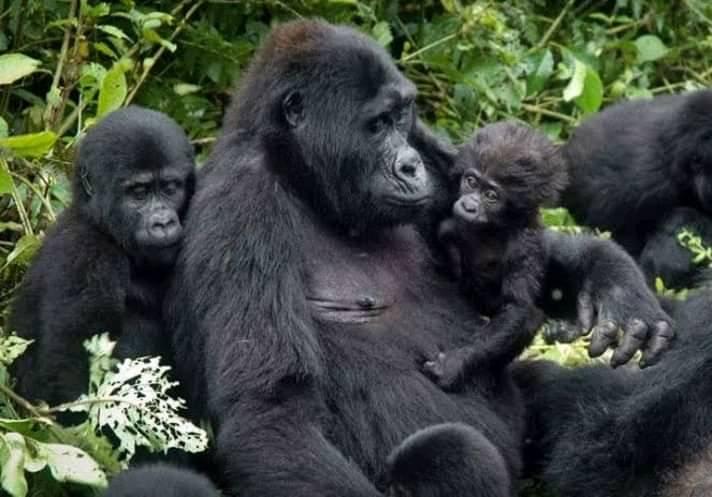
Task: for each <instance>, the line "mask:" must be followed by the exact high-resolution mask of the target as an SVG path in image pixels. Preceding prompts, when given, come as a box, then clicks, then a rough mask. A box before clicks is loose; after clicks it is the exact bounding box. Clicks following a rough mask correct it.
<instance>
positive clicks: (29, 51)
mask: <svg viewBox="0 0 712 497" xmlns="http://www.w3.org/2000/svg"><path fill="white" fill-rule="evenodd" d="M311 16H319V17H323V18H325V19H328V20H330V21H334V22H343V23H349V24H353V25H355V26H357V27H358V28H359V29H361V30H363V31H365V32H367V33H370V34H371V35H372V36H374V37H375V38H376V39H377V40H378V41H379V42H380V43H381V44H383V45H384V46H386V47H387V48H388V50H389V51H390V52H391V53H392V55H393V57H394V59H395V60H396V61H397V62H398V64H399V66H400V67H401V68H402V70H403V71H404V72H405V73H406V74H407V75H408V77H410V78H411V79H412V80H413V81H414V82H416V83H417V85H418V88H419V91H420V97H419V106H420V109H421V113H422V115H423V116H424V117H425V118H426V119H427V120H428V121H430V122H431V123H432V124H433V125H435V126H436V127H438V128H439V129H441V130H443V131H444V132H446V133H448V134H449V135H450V136H451V137H452V138H454V139H455V140H457V139H460V138H462V137H464V136H467V135H468V134H469V133H471V132H472V131H473V130H474V129H476V128H477V127H478V126H480V125H482V124H483V123H486V122H489V121H494V120H498V119H504V118H518V119H522V120H524V121H526V122H528V123H531V124H534V125H537V126H539V127H541V128H542V129H544V130H545V131H546V132H547V133H548V134H550V135H551V136H552V137H554V138H559V139H565V137H566V136H567V135H568V133H569V131H570V129H571V127H572V126H574V125H576V123H577V122H579V121H580V119H581V118H582V117H584V116H585V115H586V114H587V113H590V112H595V111H596V110H598V109H599V108H601V107H602V106H604V105H606V104H608V103H611V102H613V101H616V100H620V99H625V98H637V97H650V96H652V95H656V94H661V93H669V92H676V91H683V90H687V89H692V88H697V87H701V86H709V85H710V83H711V82H712V2H708V1H705V0H673V1H667V0H651V1H645V0H616V1H593V0H589V1H574V0H567V1H544V0H511V1H493V0H477V1H470V2H465V1H458V0H426V1H423V2H416V1H408V0H401V1H397V0H268V1H265V2H259V1H254V0H183V1H181V2H175V1H166V0H141V1H130V0H121V1H114V2H96V1H92V0H0V312H2V311H3V310H4V309H6V307H7V304H8V302H9V299H10V298H11V296H12V292H13V290H14V288H15V287H16V285H17V283H18V281H19V279H20V277H21V275H22V273H23V271H24V269H25V268H26V265H27V263H28V261H29V259H30V257H31V255H32V253H33V252H34V250H35V249H36V248H37V246H38V243H39V241H40V239H41V236H42V234H43V232H44V231H45V229H46V228H47V227H48V226H49V225H50V224H51V223H52V222H53V221H54V219H55V218H56V215H57V213H58V212H60V211H61V209H62V208H63V207H64V206H65V205H66V203H67V202H68V199H69V189H68V182H67V175H68V174H70V173H71V167H72V165H71V158H72V154H73V149H74V145H75V144H76V142H77V139H78V138H79V137H80V136H81V135H82V133H83V132H84V130H85V129H86V128H87V126H89V125H91V124H92V123H93V122H95V121H96V119H97V118H99V117H101V115H103V114H104V113H106V112H108V111H110V110H113V109H115V108H117V107H119V106H122V105H127V104H129V103H139V104H142V105H146V106H149V107H152V108H155V109H159V110H161V111H164V112H166V113H168V114H169V115H171V116H173V117H174V118H175V119H177V120H178V121H179V122H180V123H181V124H182V125H183V126H184V127H185V129H186V130H187V131H188V133H189V134H190V137H191V138H192V139H193V141H194V143H195V145H196V147H197V148H198V151H199V152H200V157H204V155H205V154H206V153H207V151H208V150H209V148H210V145H211V143H212V142H213V140H214V138H215V135H216V134H217V132H218V130H219V127H220V119H221V116H222V113H223V110H224V107H225V104H226V102H227V101H228V99H229V94H230V89H231V88H232V86H233V83H234V82H236V81H239V79H240V75H241V74H242V72H243V71H244V70H245V68H246V66H247V64H248V62H249V60H250V57H251V55H252V54H253V52H254V50H255V48H256V46H257V45H258V44H259V42H260V40H261V38H262V37H263V35H264V34H265V33H266V32H267V31H268V30H269V27H270V25H271V24H273V23H276V22H279V21H283V20H288V19H293V18H296V17H311ZM8 137H9V138H8ZM1 324H2V321H0V325H1Z"/></svg>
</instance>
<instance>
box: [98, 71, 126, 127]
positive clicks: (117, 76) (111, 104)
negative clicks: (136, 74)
mask: <svg viewBox="0 0 712 497" xmlns="http://www.w3.org/2000/svg"><path fill="white" fill-rule="evenodd" d="M127 93H128V89H127V87H126V76H125V75H124V70H123V67H122V66H121V65H120V64H119V63H116V64H114V66H113V67H112V68H111V69H110V70H109V72H107V73H106V76H104V81H102V83H101V90H100V91H99V104H98V107H97V111H96V117H97V118H99V117H102V116H104V115H105V114H108V113H109V112H111V111H113V110H116V109H118V108H119V107H121V104H123V103H124V100H125V99H126V94H127Z"/></svg>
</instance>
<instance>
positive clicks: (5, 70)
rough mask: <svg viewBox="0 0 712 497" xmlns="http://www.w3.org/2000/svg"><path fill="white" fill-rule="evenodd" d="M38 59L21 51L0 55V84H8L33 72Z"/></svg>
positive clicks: (38, 62) (37, 65)
mask: <svg viewBox="0 0 712 497" xmlns="http://www.w3.org/2000/svg"><path fill="white" fill-rule="evenodd" d="M39 65H40V61H39V60H36V59H33V58H32V57H28V56H27V55H24V54H21V53H9V54H4V55H0V85H9V84H10V83H13V82H15V81H17V80H18V79H20V78H24V77H25V76H28V75H30V74H32V73H33V72H35V71H36V70H37V68H38V67H39Z"/></svg>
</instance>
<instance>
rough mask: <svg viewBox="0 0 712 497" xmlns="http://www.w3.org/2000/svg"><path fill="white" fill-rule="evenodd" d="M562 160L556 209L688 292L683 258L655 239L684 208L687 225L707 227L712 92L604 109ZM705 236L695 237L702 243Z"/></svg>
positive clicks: (678, 249) (711, 200)
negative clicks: (607, 234)
mask: <svg viewBox="0 0 712 497" xmlns="http://www.w3.org/2000/svg"><path fill="white" fill-rule="evenodd" d="M563 153H564V155H565V157H566V158H567V161H568V162H569V168H570V179H571V181H570V184H569V187H568V188H567V190H566V191H565V193H564V195H563V203H564V205H565V206H566V207H567V208H569V209H570V210H571V212H572V213H573V215H574V217H575V218H576V220H577V221H579V222H580V223H583V224H586V225H589V226H595V227H598V228H602V229H605V230H609V231H611V232H612V235H613V238H614V239H615V240H616V241H617V242H619V243H620V244H621V245H623V247H625V248H626V250H628V251H629V252H630V253H631V254H633V255H634V256H636V257H637V256H638V255H640V254H641V252H642V251H644V250H645V252H646V253H645V260H646V266H645V268H646V270H651V271H654V270H656V269H660V268H662V269H665V274H664V276H666V277H667V278H668V281H666V283H671V284H676V285H678V286H683V287H684V286H689V284H690V282H691V279H692V277H693V276H694V274H695V268H694V266H692V267H691V266H689V265H684V264H680V263H679V262H678V260H679V259H681V258H684V257H687V259H688V260H689V259H690V258H691V254H690V252H689V251H688V250H687V249H686V248H684V247H682V246H680V245H679V244H677V243H676V240H673V241H672V243H671V244H665V243H663V242H662V240H661V237H665V238H667V237H668V232H669V231H670V227H671V225H670V223H671V222H672V223H676V222H678V221H679V219H678V216H673V217H672V218H671V219H667V218H668V215H669V214H670V211H673V209H675V208H678V207H688V208H691V209H689V210H688V211H687V212H686V213H685V215H684V218H685V222H686V223H692V225H696V224H700V223H701V224H702V225H704V226H712V222H711V221H709V219H708V217H707V216H709V214H710V213H712V90H701V91H696V92H692V93H687V94H682V95H671V96H662V97H657V98H655V99H653V100H633V101H630V102H625V103H621V104H617V105H614V106H612V107H609V108H607V109H605V110H604V111H603V112H601V113H599V114H596V115H594V116H592V117H591V118H589V119H587V120H586V121H584V122H583V123H582V124H581V126H579V127H578V128H577V129H576V131H575V132H574V134H573V136H572V137H571V139H570V140H569V141H568V142H567V143H566V144H565V145H564V147H563ZM674 227H677V228H681V227H682V226H679V224H675V225H674ZM710 231H712V228H709V227H708V228H706V229H705V230H704V232H703V233H701V234H702V235H704V236H706V237H707V240H708V241H709V240H712V238H710V233H709V232H710ZM648 241H651V245H650V246H646V244H647V243H648ZM655 276H658V275H657V274H649V278H650V279H651V280H652V279H653V278H654V277H655Z"/></svg>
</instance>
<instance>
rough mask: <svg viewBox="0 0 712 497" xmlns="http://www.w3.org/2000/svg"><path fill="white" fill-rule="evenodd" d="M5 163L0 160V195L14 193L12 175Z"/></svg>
mask: <svg viewBox="0 0 712 497" xmlns="http://www.w3.org/2000/svg"><path fill="white" fill-rule="evenodd" d="M4 164H5V163H4V161H3V162H0V166H2V167H0V195H5V194H9V193H12V187H13V181H12V176H11V175H10V171H8V170H7V168H6V167H5V165H4Z"/></svg>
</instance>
